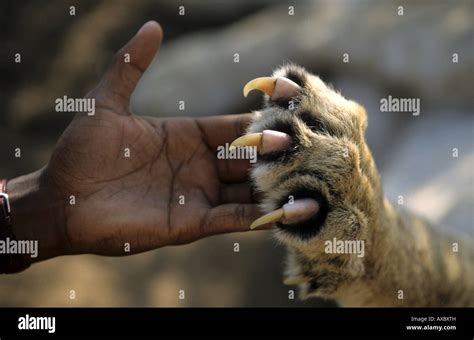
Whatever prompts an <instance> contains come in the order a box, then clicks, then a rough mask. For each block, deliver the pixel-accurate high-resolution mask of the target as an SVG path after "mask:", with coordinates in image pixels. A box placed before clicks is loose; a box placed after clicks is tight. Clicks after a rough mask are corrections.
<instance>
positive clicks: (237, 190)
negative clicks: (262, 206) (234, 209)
mask: <svg viewBox="0 0 474 340" xmlns="http://www.w3.org/2000/svg"><path fill="white" fill-rule="evenodd" d="M220 202H221V203H255V202H256V201H255V199H254V196H253V191H252V186H251V185H250V183H249V182H245V183H239V184H223V185H222V186H221V189H220Z"/></svg>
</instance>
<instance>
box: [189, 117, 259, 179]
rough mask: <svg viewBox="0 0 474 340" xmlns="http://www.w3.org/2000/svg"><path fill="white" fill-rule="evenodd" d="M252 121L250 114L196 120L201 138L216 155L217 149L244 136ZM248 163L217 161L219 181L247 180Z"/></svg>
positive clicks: (245, 161)
mask: <svg viewBox="0 0 474 340" xmlns="http://www.w3.org/2000/svg"><path fill="white" fill-rule="evenodd" d="M251 121H252V114H250V113H245V114H238V115H223V116H211V117H201V118H197V119H196V123H197V124H198V126H199V128H200V130H201V133H202V138H203V140H204V142H205V143H206V145H207V146H208V148H209V149H210V150H211V151H212V152H213V153H215V154H216V155H217V154H218V147H225V145H226V143H228V145H229V146H230V143H231V142H232V141H233V140H234V139H233V138H234V137H235V138H238V137H240V136H242V135H243V134H245V131H246V129H247V127H248V126H249V124H250V123H251ZM249 168H250V163H249V160H236V159H218V160H217V173H218V176H219V180H221V181H223V182H226V183H237V182H243V181H245V180H247V179H248V173H249Z"/></svg>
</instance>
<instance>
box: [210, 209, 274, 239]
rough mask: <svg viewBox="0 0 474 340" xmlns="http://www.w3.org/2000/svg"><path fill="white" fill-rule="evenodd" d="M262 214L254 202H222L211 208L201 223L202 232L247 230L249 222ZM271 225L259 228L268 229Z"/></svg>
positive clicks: (219, 232)
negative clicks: (202, 223)
mask: <svg viewBox="0 0 474 340" xmlns="http://www.w3.org/2000/svg"><path fill="white" fill-rule="evenodd" d="M260 216H262V212H261V211H260V209H259V208H258V206H257V205H256V204H223V205H220V206H217V207H215V208H212V209H211V211H210V213H209V214H208V217H207V218H206V221H205V223H204V225H203V229H202V232H203V233H204V234H205V235H207V236H209V235H217V234H223V233H232V232H237V231H249V230H250V224H251V223H252V222H253V221H254V220H256V219H257V218H259V217H260ZM270 228H271V225H267V226H263V228H261V229H270Z"/></svg>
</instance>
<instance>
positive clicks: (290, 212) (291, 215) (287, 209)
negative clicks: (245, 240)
mask: <svg viewBox="0 0 474 340" xmlns="http://www.w3.org/2000/svg"><path fill="white" fill-rule="evenodd" d="M318 211H319V204H318V202H316V201H315V200H314V199H311V198H303V199H299V200H295V201H294V202H293V203H286V204H284V205H283V207H281V208H280V209H277V210H274V211H272V212H269V213H268V214H266V215H263V216H262V217H260V218H258V219H256V220H255V221H253V222H252V224H251V225H250V229H255V228H257V227H259V226H261V225H264V224H268V223H274V222H281V223H283V224H293V223H298V222H301V221H305V220H307V219H309V218H310V217H312V216H313V215H314V214H316V213H317V212H318Z"/></svg>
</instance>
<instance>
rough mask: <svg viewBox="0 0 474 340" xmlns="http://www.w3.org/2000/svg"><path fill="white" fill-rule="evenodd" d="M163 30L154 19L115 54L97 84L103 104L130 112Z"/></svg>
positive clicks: (116, 109)
mask: <svg viewBox="0 0 474 340" xmlns="http://www.w3.org/2000/svg"><path fill="white" fill-rule="evenodd" d="M162 38H163V32H162V30H161V27H160V25H159V24H158V23H157V22H155V21H149V22H147V23H146V24H144V25H143V26H142V27H141V28H140V30H139V31H138V32H137V34H136V35H135V36H134V37H133V38H132V39H131V40H130V41H129V42H128V43H127V44H126V45H125V46H124V47H122V48H121V49H120V50H119V51H118V52H117V53H116V55H115V57H114V59H113V61H112V63H111V65H110V66H109V69H108V70H107V71H106V73H105V74H104V76H103V78H102V80H101V82H100V83H99V85H98V87H97V88H96V89H95V90H94V91H93V92H94V95H95V96H96V97H99V98H98V100H102V103H101V104H103V105H106V106H108V107H110V108H111V109H112V110H113V111H115V112H117V113H120V114H129V112H130V111H129V103H130V96H131V95H132V93H133V91H134V90H135V87H136V86H137V84H138V81H139V80H140V78H141V76H142V75H143V73H144V72H145V70H146V69H147V68H148V66H149V65H150V63H151V61H152V60H153V57H154V56H155V54H156V52H157V51H158V49H159V47H160V45H161V40H162Z"/></svg>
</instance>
